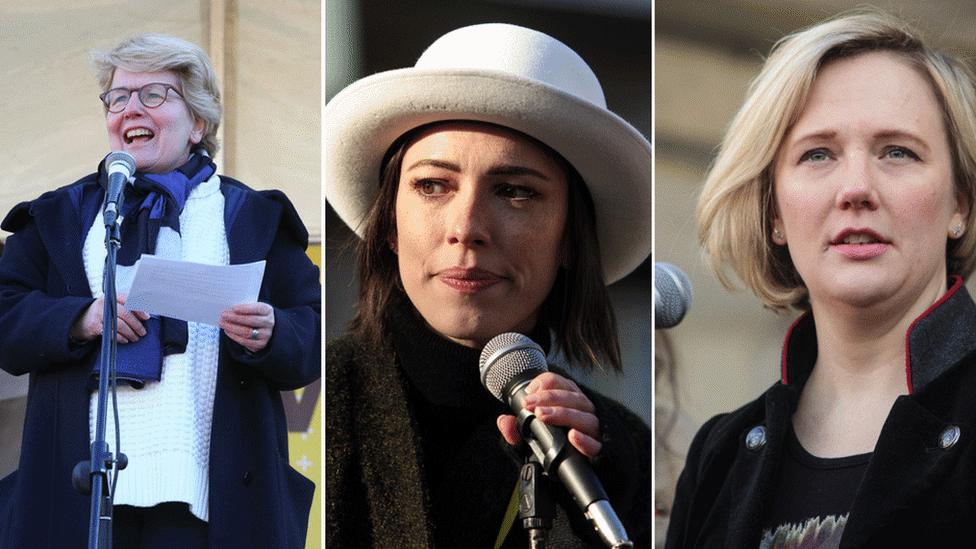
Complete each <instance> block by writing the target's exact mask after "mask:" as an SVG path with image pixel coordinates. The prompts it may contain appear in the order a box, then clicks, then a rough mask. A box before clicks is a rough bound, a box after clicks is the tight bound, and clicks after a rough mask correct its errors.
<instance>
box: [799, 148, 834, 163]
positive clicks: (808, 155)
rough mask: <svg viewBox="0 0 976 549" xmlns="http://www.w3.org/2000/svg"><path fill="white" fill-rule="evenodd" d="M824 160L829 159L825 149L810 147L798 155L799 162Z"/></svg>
mask: <svg viewBox="0 0 976 549" xmlns="http://www.w3.org/2000/svg"><path fill="white" fill-rule="evenodd" d="M825 160H830V153H829V152H828V151H827V149H811V150H809V151H807V152H805V153H803V156H801V157H800V162H824V161H825Z"/></svg>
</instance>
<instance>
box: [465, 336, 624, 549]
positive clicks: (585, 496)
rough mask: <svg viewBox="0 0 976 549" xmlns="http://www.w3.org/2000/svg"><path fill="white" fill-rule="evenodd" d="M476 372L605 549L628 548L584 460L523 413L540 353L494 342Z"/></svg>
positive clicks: (523, 342)
mask: <svg viewBox="0 0 976 549" xmlns="http://www.w3.org/2000/svg"><path fill="white" fill-rule="evenodd" d="M479 370H480V374H481V384H482V385H484V386H485V388H486V389H488V392H490V393H491V394H492V395H494V397H495V398H497V399H498V400H500V401H502V402H504V403H505V404H508V405H509V406H510V407H511V408H512V411H514V412H515V415H516V417H517V418H518V425H519V432H520V433H521V434H522V436H523V437H525V440H526V441H527V442H528V444H529V447H530V448H531V449H532V452H533V453H534V454H535V456H536V457H537V458H538V459H539V461H540V462H541V463H542V467H543V468H544V469H545V471H546V473H548V474H549V475H550V476H556V477H558V478H559V480H560V481H561V482H562V483H563V486H565V487H566V489H567V490H569V493H570V494H571V495H572V496H573V500H575V501H576V504H577V505H578V506H579V508H580V510H581V511H583V514H584V516H586V518H587V519H589V521H590V523H591V524H592V525H593V527H594V528H595V529H596V531H597V532H598V533H599V534H600V537H601V538H602V539H603V541H604V543H606V545H607V547H611V548H613V549H621V548H625V547H633V543H631V541H630V540H629V539H628V537H627V532H626V531H625V530H624V527H623V524H621V523H620V519H619V518H617V514H616V513H615V512H614V511H613V508H612V507H611V506H610V502H609V501H607V493H606V492H605V491H604V490H603V485H602V484H600V479H598V478H597V476H596V473H594V472H593V468H592V467H591V466H590V463H589V461H588V460H587V459H586V457H585V456H583V454H581V453H579V451H578V450H576V448H574V447H573V446H572V445H571V444H570V443H569V440H567V438H566V431H565V429H562V428H560V427H553V426H550V425H546V424H545V423H543V422H542V421H539V420H537V419H536V417H535V414H533V413H532V412H531V411H529V410H526V409H525V407H524V404H523V402H524V399H525V396H526V394H525V388H526V386H527V385H528V384H529V382H530V381H532V379H533V378H535V377H536V376H538V375H539V374H542V373H545V372H547V371H548V370H549V368H548V366H547V365H546V355H545V353H544V352H543V350H542V347H539V345H537V344H536V343H535V342H534V341H532V340H531V339H529V338H527V337H525V336H524V335H522V334H516V333H505V334H501V335H498V336H495V337H494V338H492V340H491V341H489V342H488V344H487V345H485V348H484V349H483V350H482V351H481V360H480V361H479Z"/></svg>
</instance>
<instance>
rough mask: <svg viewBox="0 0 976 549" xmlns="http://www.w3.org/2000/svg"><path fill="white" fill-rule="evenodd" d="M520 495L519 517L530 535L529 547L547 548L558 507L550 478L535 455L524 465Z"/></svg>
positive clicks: (521, 474) (531, 548)
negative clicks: (553, 496)
mask: <svg viewBox="0 0 976 549" xmlns="http://www.w3.org/2000/svg"><path fill="white" fill-rule="evenodd" d="M519 495H520V496H521V497H520V498H519V518H521V519H522V528H525V531H526V533H527V534H528V536H529V548H530V549H546V543H547V542H548V539H549V530H551V529H552V520H553V518H554V517H555V516H556V507H555V504H554V503H553V500H552V492H551V491H550V489H549V478H548V476H547V475H546V474H545V473H544V472H543V469H542V465H541V464H540V463H539V460H537V459H536V458H535V456H532V457H531V458H529V459H528V460H527V461H526V462H525V465H523V466H522V472H521V473H520V474H519Z"/></svg>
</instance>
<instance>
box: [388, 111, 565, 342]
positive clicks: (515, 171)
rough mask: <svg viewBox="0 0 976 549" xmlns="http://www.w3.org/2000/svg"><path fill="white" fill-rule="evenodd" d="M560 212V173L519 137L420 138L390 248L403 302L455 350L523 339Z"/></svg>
mask: <svg viewBox="0 0 976 549" xmlns="http://www.w3.org/2000/svg"><path fill="white" fill-rule="evenodd" d="M567 209H568V190H567V181H566V175H565V172H564V170H563V168H562V166H561V165H560V163H559V162H558V161H557V159H555V158H553V157H552V156H551V155H550V153H548V152H546V151H544V150H543V149H542V148H541V147H540V146H539V145H537V144H536V143H534V142H533V141H531V140H530V139H528V138H526V137H525V136H523V135H521V134H518V133H516V132H513V131H509V130H505V129H503V128H497V127H493V126H487V125H484V124H475V123H447V124H441V125H438V126H435V127H433V128H431V129H430V130H428V131H426V132H424V133H421V134H420V135H419V136H418V137H417V138H416V139H415V140H414V141H413V142H412V143H411V144H410V145H409V146H408V147H407V149H406V150H405V151H404V156H403V164H402V169H401V173H400V179H399V185H398V189H397V199H396V237H395V241H393V242H391V247H393V249H394V251H395V252H396V254H397V262H398V265H399V270H400V278H401V280H402V282H403V287H404V289H405V290H406V293H407V296H408V297H409V298H410V301H411V302H412V303H413V305H414V306H415V307H416V308H417V310H418V311H419V312H420V314H421V315H422V316H423V317H424V320H425V321H426V322H427V324H429V325H430V326H431V327H432V328H433V329H434V331H436V332H438V333H439V334H441V335H442V336H445V337H447V338H449V339H452V340H454V341H456V342H459V343H461V344H463V345H467V346H471V347H480V346H483V345H484V344H485V343H486V342H487V341H488V340H489V339H491V338H492V337H494V336H496V335H498V334H500V333H503V332H507V331H521V332H528V331H530V330H532V328H534V327H535V324H536V321H537V319H538V313H539V308H540V306H541V305H542V303H543V301H544V300H545V299H546V296H548V294H549V291H550V290H551V289H552V286H553V283H554V282H555V279H556V274H557V272H558V270H559V266H560V262H561V249H562V241H563V233H564V230H565V227H566V217H567Z"/></svg>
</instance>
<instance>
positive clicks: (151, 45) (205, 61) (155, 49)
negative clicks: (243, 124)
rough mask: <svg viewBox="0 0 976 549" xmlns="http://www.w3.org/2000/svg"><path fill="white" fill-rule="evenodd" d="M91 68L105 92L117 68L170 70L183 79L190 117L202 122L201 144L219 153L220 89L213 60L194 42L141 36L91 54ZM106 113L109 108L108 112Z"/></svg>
mask: <svg viewBox="0 0 976 549" xmlns="http://www.w3.org/2000/svg"><path fill="white" fill-rule="evenodd" d="M91 61H92V66H93V67H94V69H95V76H96V78H97V79H98V85H99V86H100V87H101V88H102V91H108V89H109V87H110V86H111V85H112V78H113V77H114V76H115V69H118V68H122V69H125V70H127V71H131V72H163V71H171V72H173V73H175V74H176V75H177V76H178V77H179V79H180V88H181V89H180V93H181V94H182V95H183V100H184V101H185V102H186V106H187V107H188V108H189V109H190V114H192V115H193V116H194V118H198V119H200V120H203V124H204V125H203V139H202V140H201V141H200V145H201V146H202V147H203V148H204V149H206V151H207V153H208V154H209V155H210V156H214V155H215V154H217V149H219V148H220V145H219V143H217V128H218V127H220V115H221V107H220V90H219V89H218V88H217V75H216V73H215V72H214V69H213V64H212V63H211V62H210V58H209V57H207V54H206V53H204V51H203V50H202V49H200V47H199V46H197V45H196V44H194V43H192V42H188V41H186V40H183V39H182V38H176V37H174V36H167V35H165V34H152V33H146V34H139V35H136V36H132V37H130V38H126V39H125V40H123V41H122V42H121V43H120V44H119V45H118V46H116V47H115V49H113V50H112V51H108V52H105V51H97V50H96V51H92V52H91ZM106 112H107V109H106Z"/></svg>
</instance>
